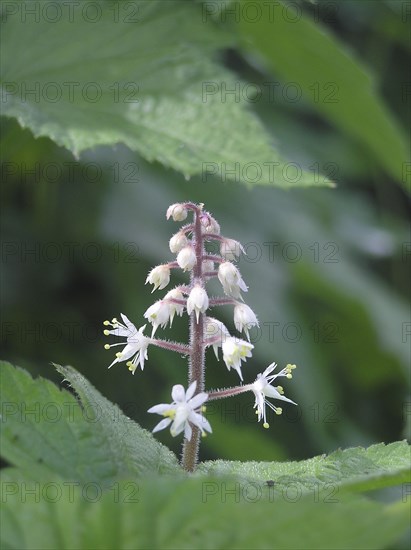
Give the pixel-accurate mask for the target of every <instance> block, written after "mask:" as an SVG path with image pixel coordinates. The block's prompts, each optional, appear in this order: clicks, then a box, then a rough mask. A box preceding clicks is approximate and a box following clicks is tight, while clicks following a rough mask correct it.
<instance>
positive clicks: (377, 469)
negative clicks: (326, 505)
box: [198, 441, 411, 493]
mask: <svg viewBox="0 0 411 550" xmlns="http://www.w3.org/2000/svg"><path fill="white" fill-rule="evenodd" d="M410 449H411V448H410V446H409V445H408V443H407V442H406V441H397V442H396V443H390V444H389V445H385V444H384V443H378V444H377V445H372V446H371V447H368V448H367V449H365V448H363V447H353V448H351V449H345V450H338V451H335V452H334V453H331V454H330V455H328V456H326V455H321V456H316V457H314V458H310V459H308V460H302V461H299V462H234V461H233V462H228V461H223V460H216V461H214V462H203V463H202V464H200V466H199V469H198V472H199V473H205V474H207V475H234V476H236V477H239V478H241V479H245V480H258V481H260V482H264V481H270V482H273V486H275V488H276V489H277V490H278V491H279V492H280V493H282V492H284V491H287V490H288V489H289V488H290V487H292V488H294V489H295V490H297V491H302V492H304V493H305V492H314V493H315V492H318V491H319V490H322V489H327V490H332V489H333V488H334V489H335V490H336V491H338V490H339V489H340V488H350V489H352V490H357V491H367V490H373V489H379V488H382V487H389V486H393V485H398V484H400V483H405V482H409V481H411V476H410V466H411V450H410Z"/></svg>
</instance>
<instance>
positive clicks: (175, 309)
mask: <svg viewBox="0 0 411 550" xmlns="http://www.w3.org/2000/svg"><path fill="white" fill-rule="evenodd" d="M164 300H169V301H168V307H169V311H170V327H171V325H172V324H173V319H174V315H175V314H177V315H179V316H180V317H181V316H182V315H183V313H184V305H183V304H176V303H175V302H173V301H172V300H184V296H183V293H182V292H181V290H179V289H178V288H173V290H170V291H169V292H167V294H166V295H165V296H164ZM184 301H185V300H184Z"/></svg>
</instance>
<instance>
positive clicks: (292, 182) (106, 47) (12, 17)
mask: <svg viewBox="0 0 411 550" xmlns="http://www.w3.org/2000/svg"><path fill="white" fill-rule="evenodd" d="M26 4H27V2H24V1H22V2H16V5H17V6H16V10H15V12H13V10H10V9H9V10H8V13H9V15H8V17H5V19H6V22H5V23H4V24H3V31H2V32H3V35H2V50H3V52H5V54H4V55H3V59H2V64H1V66H2V68H1V82H2V107H3V114H4V115H6V116H11V117H16V118H17V119H18V121H19V123H20V124H21V125H22V126H23V127H25V126H27V127H29V128H30V129H31V130H32V132H33V133H34V135H35V136H48V137H50V138H51V139H53V140H54V141H55V142H56V143H58V144H59V145H63V146H64V147H67V148H68V149H69V150H70V151H72V152H73V153H74V154H75V155H79V153H80V152H81V151H84V150H85V149H89V148H91V147H95V146H97V145H103V144H105V145H115V144H116V143H119V142H121V143H125V144H126V145H128V147H130V148H131V149H132V150H134V151H138V152H139V153H140V155H142V156H143V157H144V158H145V159H147V160H149V161H153V160H157V161H159V162H161V163H163V164H164V165H165V166H169V167H172V168H174V169H176V170H178V171H180V172H182V173H183V174H184V175H185V176H186V177H187V178H188V177H189V176H191V175H193V174H203V176H204V178H205V179H207V178H208V177H210V173H211V174H213V175H217V176H221V177H222V178H223V180H225V179H234V180H236V181H245V182H247V183H249V184H253V183H260V184H272V185H279V186H284V187H292V186H306V185H328V186H330V185H332V184H331V182H330V181H329V180H328V179H327V178H325V177H324V178H323V177H321V178H318V177H316V175H315V174H314V173H310V172H306V171H304V170H302V169H301V168H300V167H299V165H298V164H297V163H287V162H286V161H285V160H284V159H282V158H281V157H280V155H279V154H278V152H277V151H276V150H275V149H274V148H273V147H272V144H271V139H270V137H269V136H268V134H267V132H266V131H265V130H264V128H263V125H262V124H261V123H260V121H259V120H258V119H257V118H256V116H254V115H253V114H252V113H251V112H249V111H248V110H247V109H245V108H244V106H243V101H242V100H241V101H240V100H239V99H238V98H237V97H236V94H234V95H233V94H227V97H224V98H222V97H221V93H220V90H218V91H217V88H218V85H219V84H221V83H222V82H223V83H224V85H225V86H226V88H227V90H231V89H235V88H236V87H238V86H239V84H240V83H239V82H238V80H237V81H236V80H235V78H234V77H233V76H232V75H231V73H229V72H228V71H226V70H225V69H223V68H222V67H220V66H219V65H217V63H215V62H214V61H213V60H212V56H213V54H214V52H215V50H216V49H218V48H222V47H226V46H228V45H230V44H231V43H232V39H231V38H228V37H227V35H226V34H224V33H223V32H222V31H221V30H217V27H214V26H213V24H212V23H211V22H210V23H207V22H206V21H204V14H203V12H202V9H201V7H200V6H198V5H195V4H194V3H191V2H185V1H174V0H167V2H164V1H163V2H161V1H151V2H147V1H145V0H135V1H134V2H132V3H130V4H127V3H125V2H114V1H113V2H109V1H107V2H95V3H94V4H93V5H94V10H95V12H93V13H94V17H96V18H97V20H96V21H95V22H94V23H93V24H91V22H90V20H89V19H90V18H91V14H87V12H84V10H81V9H79V8H78V7H76V6H74V7H73V10H71V12H70V14H68V12H67V11H64V10H63V15H62V17H60V18H59V19H58V20H56V21H50V20H49V19H50V18H47V17H45V16H44V14H43V13H42V15H41V16H39V17H38V18H37V20H36V18H35V17H33V18H31V17H30V18H29V17H27V18H25V21H24V22H23V20H22V19H23V18H22V15H21V14H22V13H23V12H24V10H25V9H26V8H27V7H28V6H26ZM66 9H68V8H67V7H66ZM132 10H134V15H133V17H132V16H131V13H130V12H131V11H132ZM95 13H97V15H95ZM50 17H51V16H50ZM50 44H52V45H53V47H50Z"/></svg>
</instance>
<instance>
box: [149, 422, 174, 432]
mask: <svg viewBox="0 0 411 550" xmlns="http://www.w3.org/2000/svg"><path fill="white" fill-rule="evenodd" d="M170 424H171V418H163V420H160V422H159V423H158V424H157V426H155V428H154V429H153V433H155V432H159V431H160V430H164V428H167V426H169V425H170Z"/></svg>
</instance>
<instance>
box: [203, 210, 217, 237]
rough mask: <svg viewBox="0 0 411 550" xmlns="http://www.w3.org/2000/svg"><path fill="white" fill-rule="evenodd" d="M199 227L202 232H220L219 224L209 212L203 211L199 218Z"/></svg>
mask: <svg viewBox="0 0 411 550" xmlns="http://www.w3.org/2000/svg"><path fill="white" fill-rule="evenodd" d="M200 221H201V229H202V231H203V233H212V234H214V235H219V234H220V226H219V224H218V223H217V220H215V219H214V218H213V217H212V216H210V214H208V213H207V212H205V213H204V214H203V215H202V216H201V218H200Z"/></svg>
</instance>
